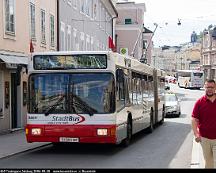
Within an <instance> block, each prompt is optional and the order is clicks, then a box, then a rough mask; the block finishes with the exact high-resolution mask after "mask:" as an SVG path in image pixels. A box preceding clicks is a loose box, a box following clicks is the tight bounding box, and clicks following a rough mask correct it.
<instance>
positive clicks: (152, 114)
mask: <svg viewBox="0 0 216 173" xmlns="http://www.w3.org/2000/svg"><path fill="white" fill-rule="evenodd" d="M153 116H154V109H153V108H151V111H150V124H149V127H148V128H147V131H148V133H152V132H153V130H154V118H153Z"/></svg>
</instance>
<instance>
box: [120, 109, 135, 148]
mask: <svg viewBox="0 0 216 173" xmlns="http://www.w3.org/2000/svg"><path fill="white" fill-rule="evenodd" d="M126 131H127V137H126V138H125V139H124V140H123V141H122V144H123V146H124V147H127V146H129V144H130V142H131V138H132V134H133V125H132V115H131V113H128V118H127V128H126Z"/></svg>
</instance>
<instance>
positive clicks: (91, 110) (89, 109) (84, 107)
mask: <svg viewBox="0 0 216 173" xmlns="http://www.w3.org/2000/svg"><path fill="white" fill-rule="evenodd" d="M73 97H74V98H75V102H74V103H73V104H74V106H77V107H79V108H80V109H81V110H83V111H84V112H85V111H86V112H87V113H88V114H89V115H90V116H93V115H94V114H95V113H97V112H98V111H97V110H96V109H94V108H92V107H91V106H89V105H88V104H87V103H86V102H85V101H83V100H82V99H81V98H80V97H78V96H77V95H73Z"/></svg>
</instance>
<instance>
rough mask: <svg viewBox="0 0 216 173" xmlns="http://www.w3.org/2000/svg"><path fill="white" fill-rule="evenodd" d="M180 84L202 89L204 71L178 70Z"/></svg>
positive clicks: (185, 86) (182, 86)
mask: <svg viewBox="0 0 216 173" xmlns="http://www.w3.org/2000/svg"><path fill="white" fill-rule="evenodd" d="M177 78H178V86H179V87H181V88H197V89H200V88H202V87H203V85H204V73H203V71H200V70H178V71H177Z"/></svg>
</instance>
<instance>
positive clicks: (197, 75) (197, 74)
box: [193, 72, 203, 78]
mask: <svg viewBox="0 0 216 173" xmlns="http://www.w3.org/2000/svg"><path fill="white" fill-rule="evenodd" d="M193 75H194V76H196V77H200V78H201V77H202V76H203V73H198V72H194V73H193Z"/></svg>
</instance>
